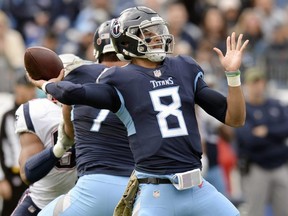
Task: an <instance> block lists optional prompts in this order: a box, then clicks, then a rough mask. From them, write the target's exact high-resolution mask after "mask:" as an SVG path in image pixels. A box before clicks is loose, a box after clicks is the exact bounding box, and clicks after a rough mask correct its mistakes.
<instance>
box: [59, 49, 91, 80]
mask: <svg viewBox="0 0 288 216" xmlns="http://www.w3.org/2000/svg"><path fill="white" fill-rule="evenodd" d="M59 58H60V59H61V61H62V63H63V67H64V70H65V74H64V77H66V76H67V75H68V74H69V73H70V72H71V71H73V70H74V69H76V68H77V67H80V66H81V65H83V64H92V63H93V62H91V61H87V60H83V59H81V58H80V57H78V56H76V55H74V54H70V53H66V54H61V55H59Z"/></svg>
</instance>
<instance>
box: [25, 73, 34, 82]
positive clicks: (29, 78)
mask: <svg viewBox="0 0 288 216" xmlns="http://www.w3.org/2000/svg"><path fill="white" fill-rule="evenodd" d="M26 77H27V79H28V81H29V82H31V83H32V84H34V81H35V80H33V79H32V78H31V77H30V75H29V73H28V72H26Z"/></svg>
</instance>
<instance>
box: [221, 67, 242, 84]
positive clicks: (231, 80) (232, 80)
mask: <svg viewBox="0 0 288 216" xmlns="http://www.w3.org/2000/svg"><path fill="white" fill-rule="evenodd" d="M225 74H226V77H227V82H228V86H231V87H237V86H240V85H241V78H240V74H241V72H240V70H237V71H225Z"/></svg>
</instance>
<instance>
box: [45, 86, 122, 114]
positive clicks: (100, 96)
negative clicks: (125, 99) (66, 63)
mask: <svg viewBox="0 0 288 216" xmlns="http://www.w3.org/2000/svg"><path fill="white" fill-rule="evenodd" d="M46 91H47V93H48V94H51V95H52V96H53V97H54V98H56V99H57V100H59V101H60V102H61V103H63V104H67V105H73V104H82V105H88V106H93V107H95V108H97V109H109V110H111V111H112V112H117V111H118V110H119V108H120V106H121V101H120V98H119V96H118V94H117V91H116V90H115V89H114V88H113V87H112V86H110V85H108V84H95V83H89V84H84V85H81V84H74V83H72V82H68V81H61V82H58V83H49V84H47V85H46Z"/></svg>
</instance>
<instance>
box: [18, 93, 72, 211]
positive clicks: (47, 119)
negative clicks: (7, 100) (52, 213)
mask: <svg viewBox="0 0 288 216" xmlns="http://www.w3.org/2000/svg"><path fill="white" fill-rule="evenodd" d="M15 115H16V133H17V134H19V137H20V144H21V152H20V156H19V164H20V176H21V178H22V180H23V181H24V182H25V183H27V184H29V188H28V189H27V190H26V192H24V194H23V195H22V197H21V198H20V200H19V203H18V205H17V207H16V209H15V210H14V211H13V213H12V215H13V216H34V215H35V216H36V215H37V214H38V213H39V211H40V210H41V209H42V208H43V207H44V206H46V205H47V204H48V203H49V202H51V201H52V200H53V199H55V198H56V197H57V196H59V195H61V194H64V193H67V192H68V191H69V190H70V189H71V188H72V187H73V186H74V185H75V183H76V180H77V172H76V163H75V149H74V148H72V149H69V148H70V147H71V146H72V145H73V143H74V142H73V140H70V139H68V138H67V137H66V135H65V132H64V130H65V129H64V124H63V121H62V109H61V107H60V106H59V104H56V103H54V102H53V101H52V100H50V99H48V98H39V99H34V100H30V101H29V102H27V103H25V104H22V105H21V106H20V107H19V108H18V109H17V111H16V113H15ZM58 128H59V130H58ZM68 149H69V150H68ZM66 150H68V151H67V152H66Z"/></svg>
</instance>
